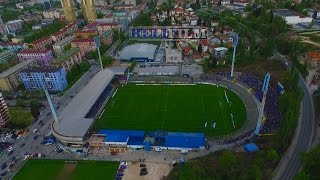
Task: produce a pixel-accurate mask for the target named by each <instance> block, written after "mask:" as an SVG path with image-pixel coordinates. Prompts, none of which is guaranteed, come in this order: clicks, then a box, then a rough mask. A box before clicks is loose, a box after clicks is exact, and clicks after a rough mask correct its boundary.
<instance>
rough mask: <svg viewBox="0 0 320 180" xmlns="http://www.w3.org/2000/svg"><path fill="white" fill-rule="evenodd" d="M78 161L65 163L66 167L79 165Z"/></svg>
mask: <svg viewBox="0 0 320 180" xmlns="http://www.w3.org/2000/svg"><path fill="white" fill-rule="evenodd" d="M77 163H78V161H64V164H65V165H77Z"/></svg>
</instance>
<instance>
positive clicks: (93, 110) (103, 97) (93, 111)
mask: <svg viewBox="0 0 320 180" xmlns="http://www.w3.org/2000/svg"><path fill="white" fill-rule="evenodd" d="M112 89H113V86H112V85H108V86H107V87H106V89H104V91H103V92H102V93H101V95H100V97H99V98H98V99H97V101H96V102H95V103H94V105H93V106H92V107H91V109H90V111H89V112H88V114H87V115H86V118H94V117H95V116H96V115H97V113H98V111H99V110H100V108H101V106H102V105H103V103H104V102H105V100H106V99H107V97H108V96H109V95H110V93H111V92H112Z"/></svg>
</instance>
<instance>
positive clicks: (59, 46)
mask: <svg viewBox="0 0 320 180" xmlns="http://www.w3.org/2000/svg"><path fill="white" fill-rule="evenodd" d="M72 40H74V36H68V37H66V38H64V39H62V40H61V41H59V42H57V43H55V44H54V45H53V46H52V48H53V52H54V54H55V55H56V56H59V55H60V54H62V53H64V52H65V50H64V48H65V47H66V46H67V45H68V44H71V41H72Z"/></svg>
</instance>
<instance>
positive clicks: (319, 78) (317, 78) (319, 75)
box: [310, 70, 320, 85]
mask: <svg viewBox="0 0 320 180" xmlns="http://www.w3.org/2000/svg"><path fill="white" fill-rule="evenodd" d="M319 84H320V70H317V71H316V73H315V74H314V75H313V76H312V79H311V83H310V85H319Z"/></svg>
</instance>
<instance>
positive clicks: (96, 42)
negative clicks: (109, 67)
mask: <svg viewBox="0 0 320 180" xmlns="http://www.w3.org/2000/svg"><path fill="white" fill-rule="evenodd" d="M94 43H95V44H96V47H97V50H98V56H99V61H100V66H101V70H103V64H102V59H101V53H100V45H101V43H100V37H99V36H97V37H95V38H94Z"/></svg>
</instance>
